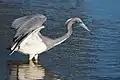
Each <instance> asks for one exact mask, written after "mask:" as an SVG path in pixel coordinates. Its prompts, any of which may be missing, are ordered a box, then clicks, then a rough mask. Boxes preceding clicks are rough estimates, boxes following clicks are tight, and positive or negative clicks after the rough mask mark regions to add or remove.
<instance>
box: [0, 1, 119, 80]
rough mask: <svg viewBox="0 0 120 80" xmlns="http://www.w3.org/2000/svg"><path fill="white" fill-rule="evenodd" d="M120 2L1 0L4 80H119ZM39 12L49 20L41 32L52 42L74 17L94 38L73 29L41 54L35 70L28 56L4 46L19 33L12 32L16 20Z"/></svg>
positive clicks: (0, 46) (0, 70) (1, 73)
mask: <svg viewBox="0 0 120 80" xmlns="http://www.w3.org/2000/svg"><path fill="white" fill-rule="evenodd" d="M119 3H120V1H119V0H114V1H113V0H109V1H108V0H106V1H105V0H99V1H98V0H1V1H0V24H1V26H0V38H1V39H0V52H1V53H0V63H1V64H0V79H1V80H25V79H23V78H26V80H35V79H37V80H120V45H119V43H120V42H119V41H120V38H119V37H120V27H119V26H120V10H119V7H120V5H119ZM35 13H41V14H44V15H46V16H47V18H48V19H47V21H46V23H45V25H46V28H45V29H44V30H42V31H41V33H42V34H43V35H46V36H49V37H51V38H57V37H60V36H62V35H64V34H65V33H66V27H65V25H64V23H65V21H66V20H67V19H68V18H70V17H76V16H77V17H80V18H81V19H82V20H83V21H84V23H85V24H86V25H87V26H88V27H89V29H90V30H91V31H92V32H93V34H94V35H90V34H89V33H88V32H87V31H85V30H84V29H82V28H78V27H74V28H73V30H74V31H73V34H72V36H71V37H70V38H69V39H68V40H67V41H65V42H64V43H62V44H61V45H59V46H56V47H55V48H53V49H51V50H49V51H47V52H44V54H41V55H39V63H38V64H35V65H34V66H35V69H33V67H32V66H31V65H30V64H28V63H27V62H26V61H27V59H28V56H25V55H22V54H18V52H16V53H17V54H16V53H15V54H14V55H11V56H9V51H8V50H7V49H6V48H7V46H8V45H9V42H10V41H11V39H12V37H13V36H14V33H15V31H14V30H13V29H10V25H11V23H12V21H13V20H14V19H16V18H19V17H21V16H25V15H29V14H35ZM36 70H37V71H38V72H37V71H36ZM32 71H33V72H34V73H36V74H35V75H34V74H32ZM38 73H39V75H37V74H38ZM26 76H27V77H26ZM29 76H30V77H29ZM41 76H42V77H41ZM33 78H34V79H33Z"/></svg>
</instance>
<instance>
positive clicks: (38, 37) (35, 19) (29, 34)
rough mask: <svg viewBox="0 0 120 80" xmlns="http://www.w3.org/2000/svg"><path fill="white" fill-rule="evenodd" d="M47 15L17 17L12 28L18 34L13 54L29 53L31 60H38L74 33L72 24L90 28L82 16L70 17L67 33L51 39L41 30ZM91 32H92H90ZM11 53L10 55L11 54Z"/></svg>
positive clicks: (12, 47) (15, 37) (12, 48)
mask: <svg viewBox="0 0 120 80" xmlns="http://www.w3.org/2000/svg"><path fill="white" fill-rule="evenodd" d="M46 19H47V18H46V17H45V16H44V15H42V14H36V15H30V16H24V17H20V18H18V19H15V20H14V21H13V23H12V26H11V27H12V28H14V29H16V34H15V36H14V38H13V42H12V45H11V48H10V49H11V54H12V53H14V51H19V52H22V53H23V54H28V55H29V60H32V59H33V58H34V59H35V60H36V61H37V59H38V54H40V53H42V52H44V51H47V50H49V49H51V48H53V47H55V46H56V45H58V44H61V43H62V42H64V41H65V40H66V39H68V38H69V37H70V36H71V34H72V32H73V31H72V25H73V24H75V23H76V24H78V25H79V26H82V27H83V28H85V29H86V30H87V31H88V32H90V30H89V29H88V28H87V27H86V26H85V24H84V23H83V21H82V20H81V19H80V18H77V17H75V18H70V19H68V20H67V21H66V25H67V30H68V31H67V33H66V34H65V35H64V36H62V37H60V38H57V39H51V38H48V37H46V36H43V35H42V34H41V33H40V31H41V29H43V28H45V26H43V23H44V22H45V21H46ZM90 33H91V32H90ZM11 54H10V55H11Z"/></svg>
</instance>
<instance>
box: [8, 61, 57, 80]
mask: <svg viewBox="0 0 120 80" xmlns="http://www.w3.org/2000/svg"><path fill="white" fill-rule="evenodd" d="M8 67H9V68H8V70H9V75H8V80H57V79H59V77H58V75H56V74H53V73H51V72H49V71H48V70H46V69H45V68H44V67H43V66H42V65H40V64H35V63H34V62H33V61H30V62H25V61H8Z"/></svg>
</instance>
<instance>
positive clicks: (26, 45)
mask: <svg viewBox="0 0 120 80" xmlns="http://www.w3.org/2000/svg"><path fill="white" fill-rule="evenodd" d="M46 49H47V46H46V45H45V43H44V42H43V41H42V39H41V38H40V37H39V36H38V34H30V35H29V36H28V37H27V38H26V39H25V40H23V42H22V43H21V44H20V49H19V51H20V52H23V53H24V54H39V53H42V52H44V51H45V50H46Z"/></svg>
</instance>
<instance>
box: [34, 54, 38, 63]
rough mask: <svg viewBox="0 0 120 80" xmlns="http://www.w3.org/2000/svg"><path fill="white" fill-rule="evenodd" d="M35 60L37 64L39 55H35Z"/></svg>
mask: <svg viewBox="0 0 120 80" xmlns="http://www.w3.org/2000/svg"><path fill="white" fill-rule="evenodd" d="M34 59H35V62H36V63H37V62H38V54H35V56H34Z"/></svg>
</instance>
